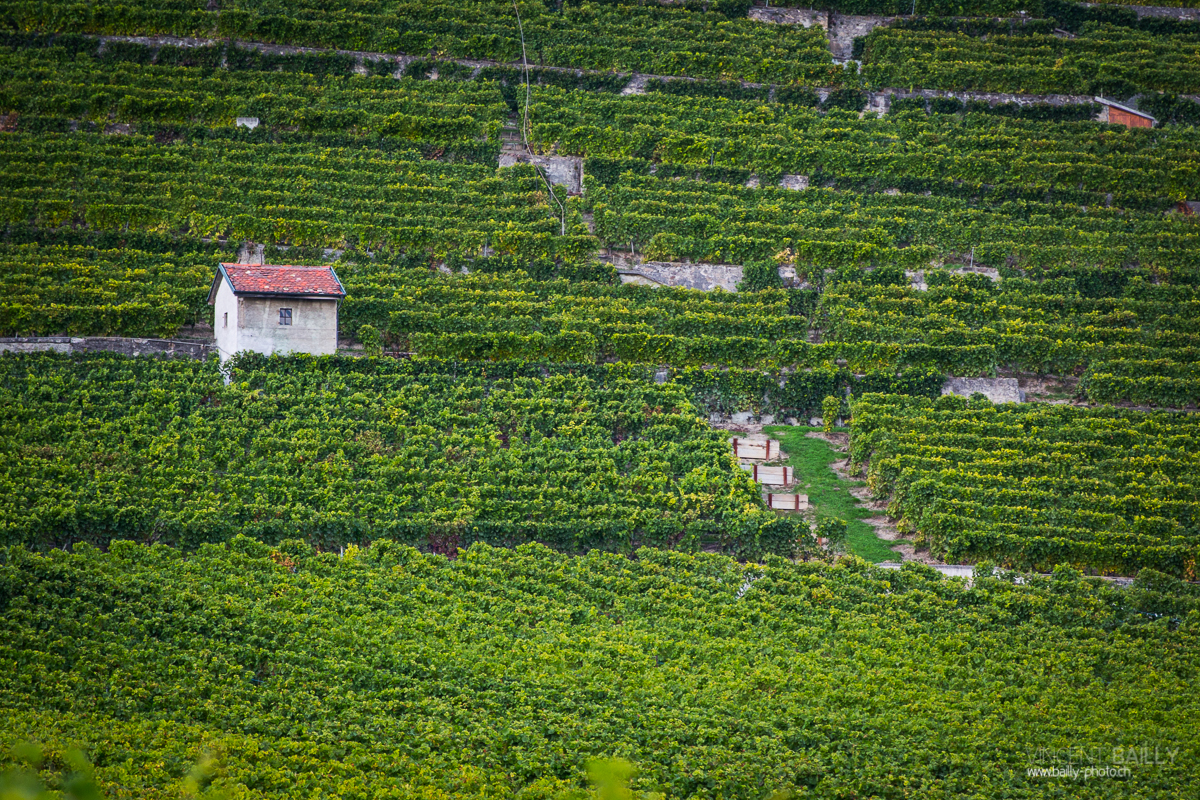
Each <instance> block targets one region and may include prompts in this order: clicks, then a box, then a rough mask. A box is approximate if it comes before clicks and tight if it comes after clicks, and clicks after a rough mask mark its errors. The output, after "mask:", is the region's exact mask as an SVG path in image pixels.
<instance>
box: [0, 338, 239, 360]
mask: <svg viewBox="0 0 1200 800" xmlns="http://www.w3.org/2000/svg"><path fill="white" fill-rule="evenodd" d="M46 352H52V353H119V354H121V355H125V356H146V355H156V356H168V357H172V358H195V359H204V358H207V357H208V356H210V355H212V354H214V353H216V352H217V349H216V347H215V346H214V345H212V344H208V343H206V342H185V341H180V340H178V339H129V338H122V337H117V336H89V337H78V336H11V337H3V338H0V353H46Z"/></svg>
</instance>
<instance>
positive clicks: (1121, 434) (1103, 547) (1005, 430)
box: [850, 395, 1200, 580]
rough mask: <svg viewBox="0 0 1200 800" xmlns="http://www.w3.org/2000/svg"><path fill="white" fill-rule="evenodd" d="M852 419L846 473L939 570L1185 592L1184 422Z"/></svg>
mask: <svg viewBox="0 0 1200 800" xmlns="http://www.w3.org/2000/svg"><path fill="white" fill-rule="evenodd" d="M852 414H853V420H852V424H851V429H852V434H851V450H850V458H851V461H852V462H853V463H855V464H863V463H866V462H867V461H868V460H869V462H870V467H869V470H868V482H869V484H870V486H871V489H872V490H873V492H874V493H875V495H876V496H877V497H883V498H890V501H891V505H890V506H889V513H890V514H892V515H893V516H896V517H900V518H902V520H903V521H902V525H907V526H910V527H911V528H912V529H913V530H915V531H916V532H917V542H918V544H924V545H926V546H928V547H930V548H931V550H932V552H933V553H935V554H936V555H938V556H940V557H943V558H946V559H948V560H951V561H955V562H958V561H963V560H968V561H970V560H975V559H983V558H986V559H990V560H992V561H995V562H997V563H999V564H1001V565H1004V566H1006V567H1018V568H1023V569H1028V568H1033V569H1039V570H1048V569H1051V568H1053V567H1054V566H1056V565H1059V564H1065V565H1068V566H1071V567H1075V568H1078V569H1086V570H1090V571H1097V572H1109V573H1112V572H1115V573H1118V574H1133V573H1135V572H1137V571H1138V570H1139V569H1143V568H1146V567H1150V568H1153V569H1157V570H1160V571H1163V572H1167V573H1169V574H1172V575H1175V576H1178V577H1187V578H1188V579H1189V580H1194V579H1195V574H1196V557H1197V555H1200V535H1198V533H1197V529H1196V523H1195V520H1196V515H1197V509H1198V508H1200V493H1198V492H1197V489H1196V486H1197V485H1200V461H1198V460H1197V456H1196V453H1197V448H1196V445H1195V439H1196V437H1197V433H1198V431H1200V429H1198V427H1197V426H1198V425H1200V420H1198V419H1197V418H1196V417H1195V416H1194V415H1186V414H1148V413H1143V412H1130V411H1123V410H1118V409H1113V408H1099V409H1087V408H1076V407H1072V406H1055V405H1045V404H1029V405H1024V404H1007V405H993V404H992V403H990V402H988V401H987V399H986V398H983V399H975V398H973V399H971V400H970V401H965V400H963V399H962V398H953V399H951V398H941V399H939V400H937V401H931V400H929V399H926V398H914V397H896V396H884V395H868V396H865V397H864V398H862V399H861V400H859V401H858V402H856V403H854V404H853V406H852Z"/></svg>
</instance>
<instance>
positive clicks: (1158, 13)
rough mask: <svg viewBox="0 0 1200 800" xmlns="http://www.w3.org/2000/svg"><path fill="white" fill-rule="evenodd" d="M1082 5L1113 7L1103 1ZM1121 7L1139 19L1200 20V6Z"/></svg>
mask: <svg viewBox="0 0 1200 800" xmlns="http://www.w3.org/2000/svg"><path fill="white" fill-rule="evenodd" d="M1082 5H1084V6H1086V7H1088V8H1096V7H1101V8H1112V6H1111V5H1104V4H1102V3H1083V4H1082ZM1120 8H1128V9H1130V10H1131V11H1133V12H1134V13H1135V14H1137V15H1138V19H1141V18H1142V17H1166V18H1168V19H1180V20H1184V21H1200V8H1166V7H1164V6H1120Z"/></svg>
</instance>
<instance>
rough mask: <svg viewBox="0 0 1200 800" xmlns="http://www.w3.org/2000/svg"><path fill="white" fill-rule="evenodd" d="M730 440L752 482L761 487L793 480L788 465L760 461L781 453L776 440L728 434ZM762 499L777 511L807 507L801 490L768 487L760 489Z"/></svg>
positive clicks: (786, 485) (773, 459)
mask: <svg viewBox="0 0 1200 800" xmlns="http://www.w3.org/2000/svg"><path fill="white" fill-rule="evenodd" d="M729 444H730V446H732V448H733V454H734V455H735V456H737V457H738V459H739V461H740V462H741V467H742V469H744V470H746V471H747V472H749V473H750V475H751V476H752V477H753V478H754V482H755V483H758V484H760V485H762V486H764V487H770V486H778V487H780V488H787V487H788V486H791V485H792V484H793V483H795V482H796V476H795V473H794V472H793V470H792V468H791V467H788V466H783V465H770V464H765V463H759V462H766V461H776V460H778V459H779V458H781V457H782V455H783V453H782V451H781V450H780V449H779V442H778V441H776V440H774V439H765V438H762V439H760V438H748V437H740V436H734V437H731V438H730V440H729ZM763 502H765V503H766V504H767V508H773V509H775V510H777V511H807V510H808V495H803V494H784V493H774V492H771V491H770V490H769V489H768V490H766V491H764V492H763Z"/></svg>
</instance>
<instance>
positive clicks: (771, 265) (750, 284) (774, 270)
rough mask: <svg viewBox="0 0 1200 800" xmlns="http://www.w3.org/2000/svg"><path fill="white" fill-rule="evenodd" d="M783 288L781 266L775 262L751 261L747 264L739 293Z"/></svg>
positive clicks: (739, 284) (739, 285)
mask: <svg viewBox="0 0 1200 800" xmlns="http://www.w3.org/2000/svg"><path fill="white" fill-rule="evenodd" d="M782 286H783V279H782V278H780V277H779V265H778V264H776V263H775V262H774V261H749V262H747V263H746V267H745V271H744V272H743V273H742V280H741V282H740V283H738V291H739V292H758V291H762V290H763V289H778V288H780V287H782Z"/></svg>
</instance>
